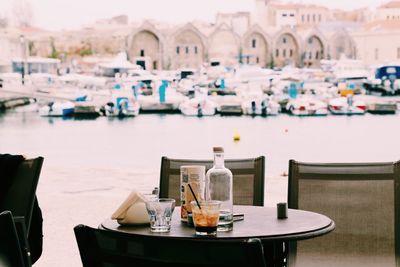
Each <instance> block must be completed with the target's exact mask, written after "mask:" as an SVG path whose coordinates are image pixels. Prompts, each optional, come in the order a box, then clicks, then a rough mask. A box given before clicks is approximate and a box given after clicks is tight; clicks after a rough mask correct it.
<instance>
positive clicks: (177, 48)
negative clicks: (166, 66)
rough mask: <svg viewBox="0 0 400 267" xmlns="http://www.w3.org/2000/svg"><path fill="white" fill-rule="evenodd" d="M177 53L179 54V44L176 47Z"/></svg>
mask: <svg viewBox="0 0 400 267" xmlns="http://www.w3.org/2000/svg"><path fill="white" fill-rule="evenodd" d="M176 54H177V55H179V46H177V47H176Z"/></svg>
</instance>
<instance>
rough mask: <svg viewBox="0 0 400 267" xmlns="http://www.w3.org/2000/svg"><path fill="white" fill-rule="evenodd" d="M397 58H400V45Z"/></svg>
mask: <svg viewBox="0 0 400 267" xmlns="http://www.w3.org/2000/svg"><path fill="white" fill-rule="evenodd" d="M397 59H400V47H397Z"/></svg>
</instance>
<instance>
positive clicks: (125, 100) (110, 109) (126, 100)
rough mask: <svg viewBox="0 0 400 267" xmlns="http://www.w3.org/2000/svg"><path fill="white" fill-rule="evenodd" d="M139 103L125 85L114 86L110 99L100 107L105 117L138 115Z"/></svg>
mask: <svg viewBox="0 0 400 267" xmlns="http://www.w3.org/2000/svg"><path fill="white" fill-rule="evenodd" d="M139 110H140V105H139V103H138V101H137V100H136V98H135V97H134V95H133V92H132V90H130V89H129V88H126V87H120V86H114V88H113V89H112V91H111V99H110V101H108V102H107V103H106V104H105V105H104V106H103V107H102V108H101V109H100V111H101V113H102V114H103V115H105V116H107V117H120V118H121V117H134V116H137V115H139Z"/></svg>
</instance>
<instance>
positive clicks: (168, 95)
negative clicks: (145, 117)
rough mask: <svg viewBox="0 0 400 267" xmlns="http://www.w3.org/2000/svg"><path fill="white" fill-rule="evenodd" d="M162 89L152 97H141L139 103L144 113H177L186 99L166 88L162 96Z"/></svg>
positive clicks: (170, 88) (168, 87) (172, 89)
mask: <svg viewBox="0 0 400 267" xmlns="http://www.w3.org/2000/svg"><path fill="white" fill-rule="evenodd" d="M160 87H161V86H160ZM160 87H159V88H158V90H157V91H156V92H154V90H153V94H152V95H140V96H139V98H138V101H139V103H140V110H141V111H143V112H176V111H179V105H180V104H181V103H182V102H183V101H184V100H185V99H186V97H185V96H184V95H182V94H181V93H178V92H176V90H175V89H174V88H172V87H170V86H166V87H165V88H164V89H163V92H161V94H160Z"/></svg>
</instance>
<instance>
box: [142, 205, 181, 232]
mask: <svg viewBox="0 0 400 267" xmlns="http://www.w3.org/2000/svg"><path fill="white" fill-rule="evenodd" d="M174 208H175V199H171V198H160V199H151V200H148V201H146V209H147V213H148V214H149V218H150V230H151V231H152V232H157V233H161V232H169V231H170V229H171V218H172V213H173V212H174Z"/></svg>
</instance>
